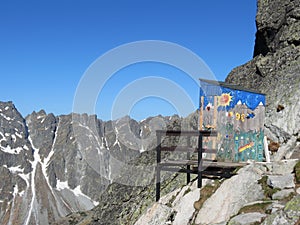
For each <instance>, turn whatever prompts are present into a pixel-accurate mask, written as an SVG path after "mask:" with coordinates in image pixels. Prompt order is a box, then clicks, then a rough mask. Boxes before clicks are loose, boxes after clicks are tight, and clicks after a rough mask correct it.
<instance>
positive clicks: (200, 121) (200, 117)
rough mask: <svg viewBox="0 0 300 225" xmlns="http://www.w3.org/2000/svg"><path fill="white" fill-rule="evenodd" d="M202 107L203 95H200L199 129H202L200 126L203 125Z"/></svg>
mask: <svg viewBox="0 0 300 225" xmlns="http://www.w3.org/2000/svg"><path fill="white" fill-rule="evenodd" d="M203 108H204V96H201V97H200V110H199V130H202V126H203Z"/></svg>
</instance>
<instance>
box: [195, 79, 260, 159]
mask: <svg viewBox="0 0 300 225" xmlns="http://www.w3.org/2000/svg"><path fill="white" fill-rule="evenodd" d="M264 118H265V95H264V94H262V93H259V92H257V91H255V90H249V89H245V88H243V87H240V86H237V85H232V84H228V83H225V82H219V81H212V80H204V79H200V106H199V130H216V131H218V136H217V137H216V138H207V139H206V140H204V145H206V147H211V148H217V154H211V155H209V154H207V155H206V156H205V157H206V158H211V159H213V160H217V161H232V162H239V161H247V160H255V161H263V160H264Z"/></svg>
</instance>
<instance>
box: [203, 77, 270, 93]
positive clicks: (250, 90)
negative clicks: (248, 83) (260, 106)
mask: <svg viewBox="0 0 300 225" xmlns="http://www.w3.org/2000/svg"><path fill="white" fill-rule="evenodd" d="M199 80H200V82H205V83H208V84H211V85H216V86H221V87H226V88H230V89H234V90H240V91H247V92H252V93H256V94H261V95H266V94H264V93H261V92H258V91H256V90H253V89H248V88H244V87H242V86H239V85H235V84H229V83H226V82H223V81H217V80H206V79H201V78H200V79H199Z"/></svg>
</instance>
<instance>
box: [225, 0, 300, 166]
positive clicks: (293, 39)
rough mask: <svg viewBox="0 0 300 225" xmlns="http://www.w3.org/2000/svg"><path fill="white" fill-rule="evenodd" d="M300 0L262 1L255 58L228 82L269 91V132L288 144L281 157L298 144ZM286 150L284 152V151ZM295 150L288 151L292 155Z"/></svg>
mask: <svg viewBox="0 0 300 225" xmlns="http://www.w3.org/2000/svg"><path fill="white" fill-rule="evenodd" d="M299 12H300V1H299V0H293V1H292V0H275V1H264V0H259V1H258V11H257V16H256V24H257V33H256V41H255V48H254V58H253V59H252V60H251V61H249V62H247V63H246V64H244V65H242V66H239V67H237V68H235V69H233V70H232V72H231V73H230V74H229V75H228V77H227V78H226V81H227V82H230V83H234V84H238V85H242V86H244V87H247V88H255V90H258V91H260V92H262V93H265V94H266V98H267V101H266V102H267V105H266V123H265V127H266V134H267V135H268V137H269V138H270V139H271V140H273V141H275V142H278V141H279V142H280V143H281V145H284V144H285V143H286V142H287V141H289V140H290V139H291V138H292V137H293V136H294V137H295V138H294V139H292V140H293V141H290V142H289V144H288V145H289V146H288V148H287V149H286V148H284V147H282V148H283V149H282V151H281V153H280V155H278V156H277V158H276V159H277V160H279V159H282V158H285V157H286V155H285V153H286V151H288V150H290V151H291V149H290V147H291V146H294V147H295V146H296V145H297V143H299V139H298V141H295V139H297V138H298V135H299V133H300V132H299V131H300V128H299V126H298V124H299V122H300V113H299V112H300V101H299V94H300V89H299V87H300V76H299V74H300V41H299V36H300V35H299V34H300V32H299V30H300V16H299ZM283 150H284V151H283ZM291 154H292V152H288V157H290V156H291Z"/></svg>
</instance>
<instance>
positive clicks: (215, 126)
mask: <svg viewBox="0 0 300 225" xmlns="http://www.w3.org/2000/svg"><path fill="white" fill-rule="evenodd" d="M217 121H218V97H217V96H214V116H213V129H214V130H216V129H217ZM216 146H217V137H213V140H212V149H216ZM216 158H217V157H216V154H212V155H211V159H212V160H216Z"/></svg>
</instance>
